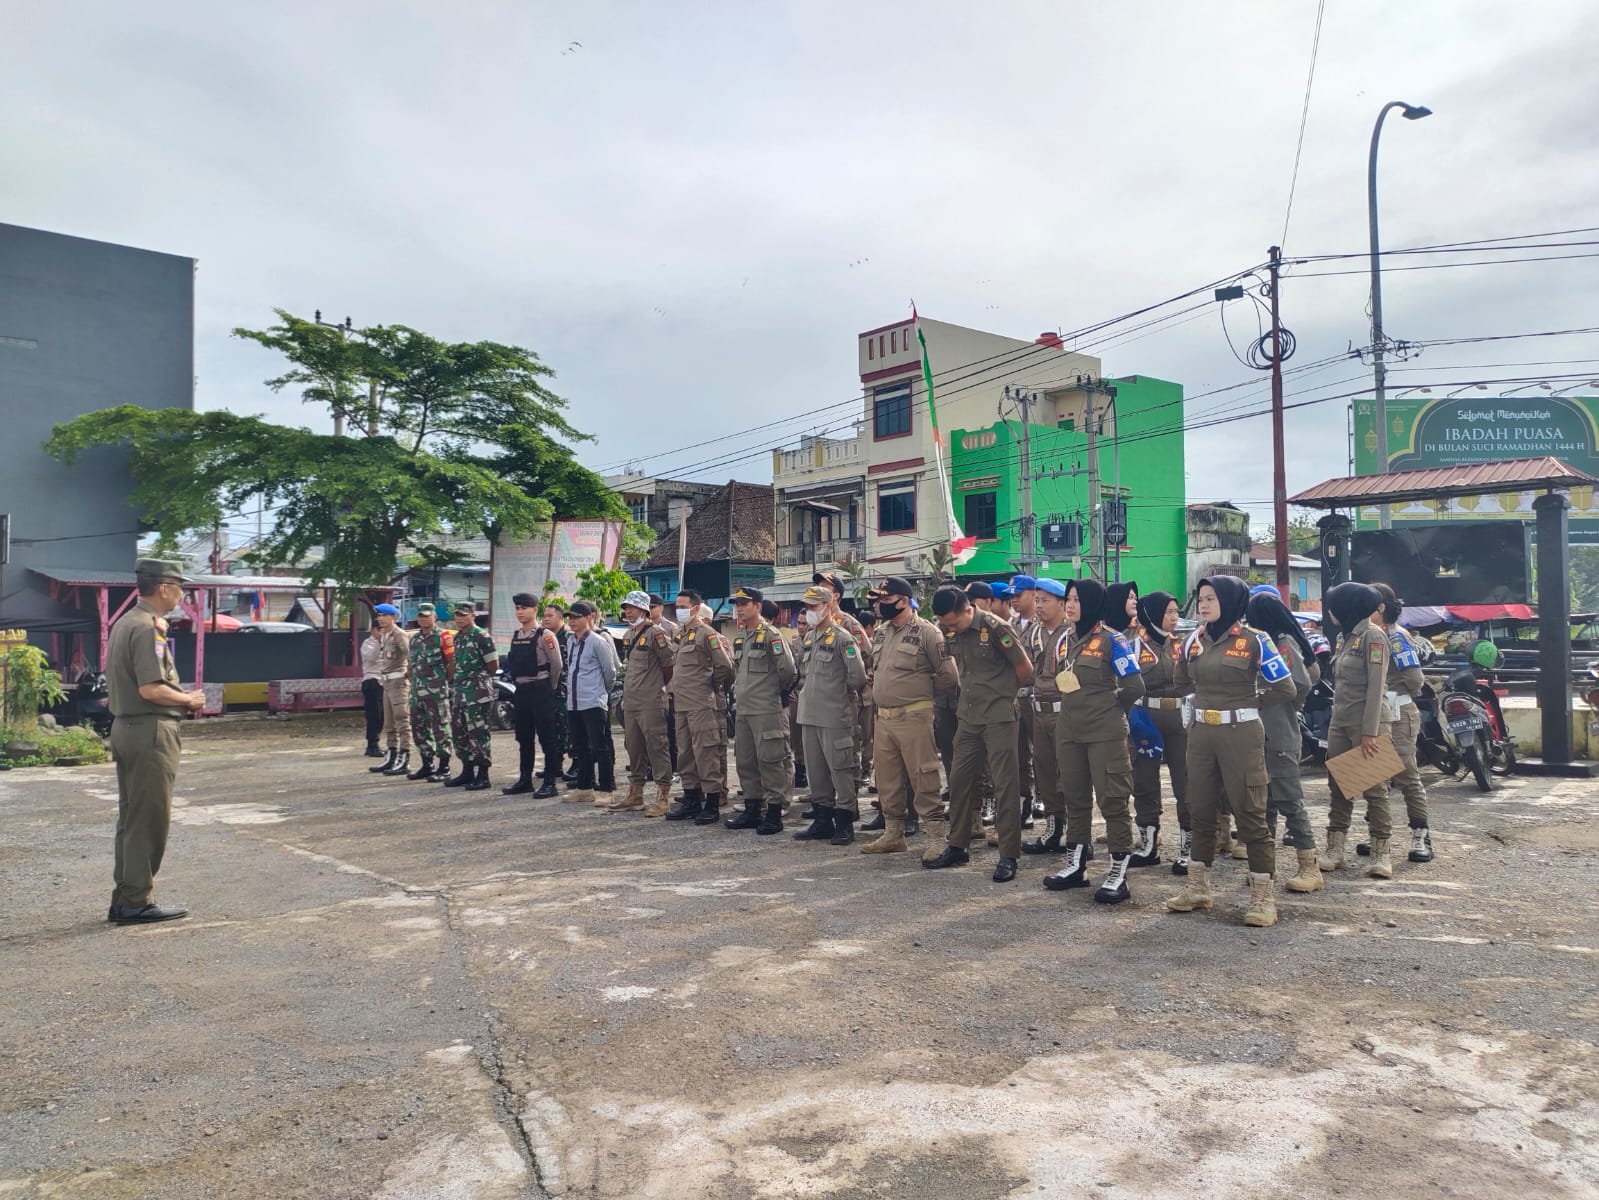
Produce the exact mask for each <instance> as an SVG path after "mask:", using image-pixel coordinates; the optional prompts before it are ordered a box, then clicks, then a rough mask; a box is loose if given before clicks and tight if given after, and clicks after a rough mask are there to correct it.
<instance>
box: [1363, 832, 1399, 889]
mask: <svg viewBox="0 0 1599 1200" xmlns="http://www.w3.org/2000/svg"><path fill="white" fill-rule="evenodd" d="M1366 874H1367V875H1368V876H1369V877H1370V878H1372V879H1392V878H1393V877H1394V864H1393V860H1392V859H1390V858H1389V857H1388V839H1387V838H1385V837H1374V838H1372V839H1371V866H1370V867H1368V868H1367V869H1366Z"/></svg>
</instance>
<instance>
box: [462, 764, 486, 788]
mask: <svg viewBox="0 0 1599 1200" xmlns="http://www.w3.org/2000/svg"><path fill="white" fill-rule="evenodd" d="M488 789H489V764H488V763H486V762H485V763H478V765H477V774H476V775H475V776H473V778H472V782H471V783H469V784H467V785H466V790H467V791H469V792H486V791H488Z"/></svg>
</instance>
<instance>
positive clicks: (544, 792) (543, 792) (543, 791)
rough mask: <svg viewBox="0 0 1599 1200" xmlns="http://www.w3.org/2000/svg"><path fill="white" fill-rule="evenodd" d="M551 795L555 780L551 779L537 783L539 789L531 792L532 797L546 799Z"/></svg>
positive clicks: (553, 793)
mask: <svg viewBox="0 0 1599 1200" xmlns="http://www.w3.org/2000/svg"><path fill="white" fill-rule="evenodd" d="M553 795H555V781H554V780H553V779H546V780H545V781H544V782H543V783H541V784H539V790H538V791H536V792H534V793H533V799H535V800H548V799H549V798H550V797H551V796H553Z"/></svg>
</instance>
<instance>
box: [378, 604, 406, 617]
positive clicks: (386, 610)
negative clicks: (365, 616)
mask: <svg viewBox="0 0 1599 1200" xmlns="http://www.w3.org/2000/svg"><path fill="white" fill-rule="evenodd" d="M372 611H373V612H375V613H382V614H383V615H384V616H388V617H397V616H399V615H400V610H399V609H397V608H395V607H394V605H392V604H374V605H373V606H372Z"/></svg>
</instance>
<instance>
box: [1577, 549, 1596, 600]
mask: <svg viewBox="0 0 1599 1200" xmlns="http://www.w3.org/2000/svg"><path fill="white" fill-rule="evenodd" d="M1571 611H1572V612H1584V613H1588V612H1599V546H1573V547H1571Z"/></svg>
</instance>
